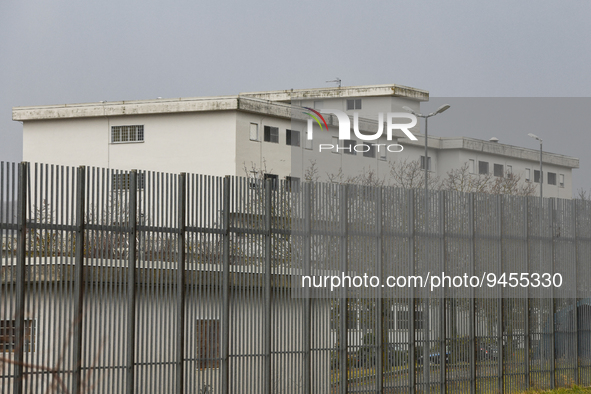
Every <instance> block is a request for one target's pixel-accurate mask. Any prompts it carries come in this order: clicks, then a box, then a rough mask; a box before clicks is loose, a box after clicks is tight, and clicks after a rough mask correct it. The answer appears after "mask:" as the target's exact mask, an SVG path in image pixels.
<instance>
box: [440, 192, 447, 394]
mask: <svg viewBox="0 0 591 394" xmlns="http://www.w3.org/2000/svg"><path fill="white" fill-rule="evenodd" d="M446 196H447V193H446V192H445V190H442V191H440V192H439V259H440V268H441V273H442V274H443V272H445V257H446V256H445V202H446ZM446 327H447V311H446V299H445V286H442V287H441V294H440V297H439V373H440V376H439V384H440V389H439V392H440V394H445V392H446V390H447V383H446V377H447V376H446V369H447V364H446V360H445V359H446V358H447V346H446V345H447V343H446Z"/></svg>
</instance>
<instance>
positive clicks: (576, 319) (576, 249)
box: [571, 200, 580, 385]
mask: <svg viewBox="0 0 591 394" xmlns="http://www.w3.org/2000/svg"><path fill="white" fill-rule="evenodd" d="M571 204H572V219H571V220H572V221H573V239H574V242H575V247H574V253H575V258H574V262H575V264H574V265H575V267H574V269H575V278H577V275H578V270H579V265H578V264H577V263H578V261H579V246H578V241H577V200H572V201H571ZM578 302H579V298H578V283H576V282H575V307H574V325H575V384H577V385H578V384H580V383H579V382H580V377H579V306H578Z"/></svg>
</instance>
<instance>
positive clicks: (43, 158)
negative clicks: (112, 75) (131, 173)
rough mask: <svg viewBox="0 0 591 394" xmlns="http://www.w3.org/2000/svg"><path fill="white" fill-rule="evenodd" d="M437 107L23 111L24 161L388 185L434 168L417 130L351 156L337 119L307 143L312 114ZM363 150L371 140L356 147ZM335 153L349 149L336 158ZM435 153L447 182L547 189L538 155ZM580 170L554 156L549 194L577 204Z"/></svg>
mask: <svg viewBox="0 0 591 394" xmlns="http://www.w3.org/2000/svg"><path fill="white" fill-rule="evenodd" d="M428 99H429V94H428V92H426V91H424V90H419V89H415V88H409V87H404V86H399V85H373V86H357V87H342V88H318V89H300V90H284V91H271V92H255V93H241V94H239V95H236V96H221V97H201V98H178V99H157V100H143V101H121V102H100V103H88V104H65V105H48V106H36V107H15V108H13V119H14V120H16V121H21V122H23V131H24V132H23V159H24V160H25V161H30V162H42V163H50V164H62V165H72V166H77V165H87V166H96V167H107V168H117V169H123V170H126V169H132V168H137V169H143V170H152V171H162V172H173V173H179V172H192V173H205V174H211V175H238V176H244V175H247V174H248V173H249V172H250V171H251V170H252V169H253V168H254V169H255V170H256V171H261V172H265V173H268V174H272V175H273V176H275V175H276V176H278V177H279V178H284V177H286V176H292V177H297V178H300V177H302V176H303V174H304V173H305V171H306V168H309V167H310V165H311V163H312V162H316V163H320V165H319V168H318V169H319V175H320V176H321V179H322V177H325V176H326V174H335V173H338V171H339V169H342V171H343V173H344V174H347V175H352V176H354V175H358V174H361V173H363V172H366V173H367V172H368V171H370V170H371V171H374V172H375V173H376V174H378V175H380V176H385V175H386V174H388V172H389V169H390V163H392V162H395V161H398V160H424V158H422V159H421V157H422V156H423V155H424V150H423V149H424V148H423V146H424V138H422V136H421V134H420V129H419V126H418V125H417V126H415V127H414V128H411V129H410V131H411V132H412V133H414V134H415V135H416V136H417V137H418V140H417V141H412V140H410V139H409V138H408V137H407V136H406V135H405V134H403V133H402V132H401V131H400V130H397V132H395V133H394V137H395V138H394V139H395V141H386V140H385V138H381V139H380V140H379V141H378V143H379V144H381V143H398V144H400V145H402V146H403V148H404V149H403V151H402V152H388V151H385V149H381V150H380V151H376V149H375V148H372V149H371V150H370V151H369V152H365V153H364V152H361V151H359V152H346V149H344V148H345V147H344V146H343V141H341V142H340V143H339V140H337V136H338V131H337V127H336V126H337V125H338V123H337V121H336V117H334V116H330V115H325V118H326V120H327V124H328V131H327V130H324V129H323V130H321V129H320V128H318V127H317V126H316V125H315V126H314V137H313V139H312V140H308V139H307V138H306V136H307V134H306V130H307V127H308V126H307V119H308V118H307V117H306V115H302V111H306V110H305V109H304V107H305V108H315V109H318V110H322V109H331V110H339V111H342V112H345V113H346V114H348V115H349V116H352V115H353V113H355V112H357V113H358V114H359V117H360V121H359V128H360V130H361V131H362V132H365V133H372V134H373V133H375V130H376V129H377V127H378V121H377V119H378V113H384V114H386V113H390V112H399V113H400V112H404V111H403V110H402V107H403V106H407V107H410V108H411V109H413V110H415V111H419V110H420V108H419V107H420V103H421V102H422V101H427V100H428ZM351 124H353V123H351ZM356 143H361V141H355V140H349V141H348V142H347V143H346V144H352V145H355V144H356ZM322 144H324V145H322ZM329 144H332V145H339V144H340V146H339V149H338V150H337V149H330V148H327V147H328V145H329ZM346 144H345V145H346ZM366 144H367V143H366ZM428 144H429V148H430V153H429V156H430V158H429V160H428V162H429V164H428V165H429V167H430V169H431V171H432V172H433V173H434V174H435V175H438V176H440V177H444V176H445V175H446V174H447V172H448V171H450V170H452V169H456V168H459V167H461V166H462V165H464V164H467V165H469V167H470V170H471V172H472V173H474V174H489V173H490V174H491V175H494V176H505V175H506V174H507V173H510V172H512V173H514V174H519V175H520V178H521V179H522V180H523V181H524V182H537V181H539V172H538V171H537V170H536V169H537V168H539V151H537V150H535V149H527V148H521V147H516V146H511V145H506V144H500V143H498V142H494V141H483V140H477V139H472V138H466V137H458V138H440V137H431V136H430V137H429V141H428ZM347 146H348V145H347ZM368 146H370V145H368ZM321 147H324V150H323V151H322V152H320V149H321ZM368 149H369V148H368ZM331 151H332V152H331ZM578 166H579V161H578V159H576V158H573V157H568V156H564V155H559V154H553V153H546V152H545V153H544V177H543V178H544V179H543V182H544V183H545V187H544V195H545V196H546V197H559V198H571V197H572V169H573V168H578Z"/></svg>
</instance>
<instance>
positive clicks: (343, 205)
mask: <svg viewBox="0 0 591 394" xmlns="http://www.w3.org/2000/svg"><path fill="white" fill-rule="evenodd" d="M348 192H349V189H348V185H342V186H341V187H340V201H339V202H340V207H339V208H340V224H341V270H342V271H343V273H344V275H347V273H348V267H347V265H348V264H347V257H348V256H347V252H348V250H347V246H348V245H347V241H348V239H347V221H348V218H347V193H348ZM340 311H341V321H340V324H341V335H340V337H341V338H340V339H341V362H340V369H339V384H340V392H341V394H347V391H348V383H349V382H348V377H349V366H348V365H347V351H348V348H349V331H348V328H347V323H348V319H349V316H348V314H349V305H348V302H347V287H346V286H345V285H344V284H343V287H342V288H341V300H340Z"/></svg>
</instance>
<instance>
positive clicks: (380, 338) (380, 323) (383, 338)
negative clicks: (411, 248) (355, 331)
mask: <svg viewBox="0 0 591 394" xmlns="http://www.w3.org/2000/svg"><path fill="white" fill-rule="evenodd" d="M374 190H375V191H376V193H377V195H376V223H375V224H376V265H377V266H376V268H377V273H376V274H377V276H378V278H382V277H383V274H382V267H383V261H382V236H383V234H382V233H383V232H382V190H383V189H382V188H381V187H376V188H374ZM375 310H376V312H375V313H376V314H377V316H376V334H377V335H376V336H375V337H376V340H377V343H376V346H377V348H376V353H377V371H376V384H377V393H378V394H382V393H383V392H384V363H385V354H384V353H387V352H388V350H389V349H388V348H387V345H388V337H387V334H388V330H387V329H384V303H383V294H382V287H381V286H378V294H377V300H376V309H375ZM384 344H386V346H384Z"/></svg>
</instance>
